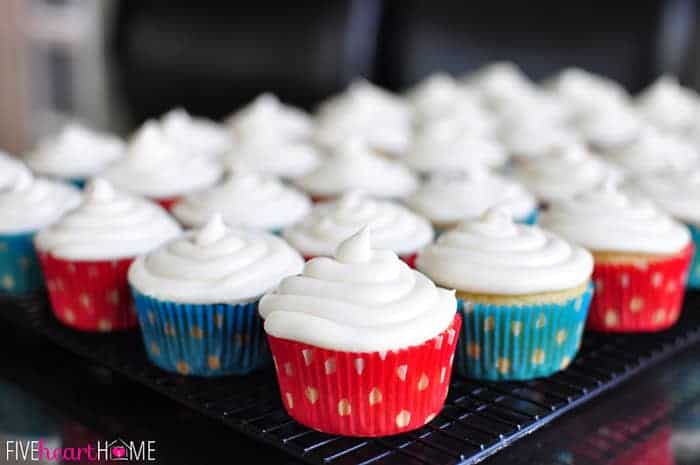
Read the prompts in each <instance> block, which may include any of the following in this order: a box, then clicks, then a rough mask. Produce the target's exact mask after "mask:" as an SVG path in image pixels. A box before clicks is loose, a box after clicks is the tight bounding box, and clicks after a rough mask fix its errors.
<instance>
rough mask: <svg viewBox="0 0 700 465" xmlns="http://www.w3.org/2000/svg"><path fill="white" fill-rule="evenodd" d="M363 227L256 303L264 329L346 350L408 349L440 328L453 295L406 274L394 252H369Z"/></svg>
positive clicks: (413, 273) (451, 309)
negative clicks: (334, 252) (333, 255)
mask: <svg viewBox="0 0 700 465" xmlns="http://www.w3.org/2000/svg"><path fill="white" fill-rule="evenodd" d="M370 235H371V234H370V232H369V230H368V229H366V228H363V229H362V230H361V231H359V232H358V233H356V234H355V235H353V236H351V237H350V238H348V239H347V240H346V241H345V242H343V243H342V244H341V245H340V246H338V249H337V251H336V253H337V255H336V258H335V259H334V258H330V257H320V258H315V259H313V260H311V261H309V262H307V263H306V265H305V266H304V271H303V273H302V274H301V276H290V277H287V278H285V279H284V280H282V282H281V283H280V285H279V287H278V288H277V289H276V290H275V291H274V292H272V293H270V294H267V295H266V296H264V297H263V298H262V300H261V301H260V315H261V316H262V317H263V318H264V319H265V331H266V332H267V333H268V334H270V335H272V336H275V337H279V338H284V339H290V340H295V341H300V342H304V343H307V344H312V345H315V346H318V347H322V348H327V349H333V350H342V351H350V352H375V351H384V350H391V349H400V348H404V347H409V346H413V345H417V344H421V343H422V342H424V341H426V340H428V339H430V338H432V337H434V336H436V335H437V334H439V333H440V332H441V331H444V330H445V328H447V327H448V325H449V324H450V322H451V321H452V319H453V318H454V315H455V311H456V308H457V304H456V300H455V297H454V294H453V293H452V292H450V291H447V290H445V289H440V288H437V287H435V285H434V284H433V283H432V282H431V281H430V280H429V279H428V278H427V277H426V276H424V275H423V274H421V273H419V272H417V271H415V270H412V269H411V268H409V266H408V265H406V264H405V263H403V262H402V261H401V260H399V258H398V257H397V256H396V254H395V253H393V252H390V251H388V250H372V249H370V243H371V237H370Z"/></svg>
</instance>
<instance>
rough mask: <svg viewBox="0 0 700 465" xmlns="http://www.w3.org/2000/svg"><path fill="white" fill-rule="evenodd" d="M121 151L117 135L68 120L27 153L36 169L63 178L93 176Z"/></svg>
mask: <svg viewBox="0 0 700 465" xmlns="http://www.w3.org/2000/svg"><path fill="white" fill-rule="evenodd" d="M124 153H125V144H124V142H122V141H121V140H120V139H119V138H117V137H115V136H111V135H108V134H102V133H99V132H95V131H91V130H89V129H87V128H84V127H83V126H80V125H78V124H75V123H72V124H68V125H67V126H65V127H64V128H63V130H62V131H61V132H59V133H58V134H56V135H55V136H52V137H49V138H47V139H45V140H43V141H41V142H40V143H39V145H38V146H37V147H36V149H34V150H33V151H32V152H30V153H29V154H28V155H27V158H26V160H27V164H28V165H29V166H30V167H31V168H32V170H34V171H35V172H37V173H40V174H42V175H45V176H55V177H60V178H63V179H68V178H83V177H89V176H94V175H96V174H98V173H99V172H100V171H102V170H103V169H104V168H105V167H107V166H108V165H109V164H110V163H113V162H114V161H116V160H118V159H119V158H121V157H122V156H123V155H124Z"/></svg>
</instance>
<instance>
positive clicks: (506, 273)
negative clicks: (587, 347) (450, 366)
mask: <svg viewBox="0 0 700 465" xmlns="http://www.w3.org/2000/svg"><path fill="white" fill-rule="evenodd" d="M416 265H417V268H418V269H419V270H420V271H422V272H423V273H425V274H426V275H427V276H428V277H430V278H431V279H432V280H434V281H435V283H436V284H437V285H439V286H444V287H447V288H450V289H456V290H457V303H458V308H459V312H460V313H461V314H462V318H463V319H464V324H463V327H462V328H463V330H462V335H461V336H460V339H459V347H458V348H457V369H458V371H459V372H460V373H462V374H463V375H466V376H469V377H472V378H477V379H489V380H516V379H518V380H524V379H532V378H537V377H541V376H549V375H551V374H552V373H554V372H557V371H559V370H562V369H564V368H566V367H567V366H568V365H569V364H570V363H571V360H572V359H573V357H574V356H575V355H576V352H577V351H578V348H579V345H580V343H581V335H582V332H583V327H584V323H585V321H586V313H587V310H588V305H589V302H590V298H591V294H592V292H593V288H592V285H591V284H590V276H591V271H592V268H593V259H592V257H591V255H590V254H589V253H588V252H587V251H586V250H584V249H583V248H581V247H578V246H574V245H571V244H569V243H568V242H566V241H564V240H563V239H561V238H559V237H558V236H555V235H554V234H552V233H549V232H547V231H545V230H543V229H540V228H539V227H537V226H527V225H518V224H516V223H514V222H513V221H512V220H511V218H510V216H509V215H508V214H507V213H506V212H503V211H500V210H498V209H492V210H489V211H488V212H487V213H486V214H484V215H483V216H482V218H481V219H479V220H475V221H467V222H464V223H462V224H461V225H460V226H458V227H457V228H456V229H454V230H451V231H449V232H446V233H444V234H443V235H441V236H440V237H439V238H438V240H437V242H436V243H435V244H433V245H431V246H428V247H426V248H425V249H424V250H423V251H422V252H421V253H419V254H418V260H417V262H416Z"/></svg>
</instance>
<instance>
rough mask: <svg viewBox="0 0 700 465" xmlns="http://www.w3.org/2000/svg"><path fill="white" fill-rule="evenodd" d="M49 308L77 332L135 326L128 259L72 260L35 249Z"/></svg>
mask: <svg viewBox="0 0 700 465" xmlns="http://www.w3.org/2000/svg"><path fill="white" fill-rule="evenodd" d="M39 260H40V261H41V267H42V270H43V272H44V277H45V278H46V287H47V289H48V292H49V299H50V301H51V309H52V311H53V313H54V315H55V316H56V318H58V320H59V321H60V322H61V323H63V324H65V325H66V326H70V327H71V328H74V329H79V330H81V331H100V332H109V331H117V330H122V329H128V328H133V327H135V326H137V325H138V319H137V317H136V309H135V307H134V302H133V299H132V297H131V291H130V290H129V285H128V283H127V272H128V270H129V265H131V262H132V261H133V259H132V258H125V259H120V260H105V261H76V260H65V259H62V258H58V257H56V256H54V255H53V254H50V253H47V252H42V251H40V252H39Z"/></svg>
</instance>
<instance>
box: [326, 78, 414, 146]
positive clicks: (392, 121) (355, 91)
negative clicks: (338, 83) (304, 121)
mask: <svg viewBox="0 0 700 465" xmlns="http://www.w3.org/2000/svg"><path fill="white" fill-rule="evenodd" d="M412 118H413V115H412V111H411V107H410V106H409V105H408V104H406V103H405V102H404V101H403V100H402V99H400V98H399V97H397V96H395V95H393V94H391V93H390V92H388V91H385V90H383V89H381V88H379V87H377V86H375V85H373V84H371V83H369V82H367V81H364V80H358V81H355V82H353V83H352V84H351V85H350V86H349V87H348V89H347V90H345V91H344V92H343V93H341V94H339V95H336V96H334V97H332V98H330V99H328V100H326V101H325V102H323V103H322V104H321V106H320V107H319V110H318V113H317V117H316V120H317V123H318V127H317V131H316V140H317V142H319V143H320V144H321V145H322V146H324V147H326V148H328V149H331V150H334V149H337V148H338V147H339V146H341V145H343V144H344V143H345V141H347V140H348V139H357V140H361V141H364V142H365V143H366V144H367V145H368V146H369V147H370V148H371V149H372V150H375V151H377V152H378V153H381V154H383V155H389V156H400V155H402V154H403V153H404V151H405V150H406V149H407V148H408V144H409V143H410V140H411V130H412Z"/></svg>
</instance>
